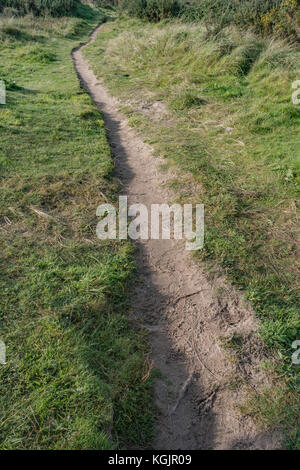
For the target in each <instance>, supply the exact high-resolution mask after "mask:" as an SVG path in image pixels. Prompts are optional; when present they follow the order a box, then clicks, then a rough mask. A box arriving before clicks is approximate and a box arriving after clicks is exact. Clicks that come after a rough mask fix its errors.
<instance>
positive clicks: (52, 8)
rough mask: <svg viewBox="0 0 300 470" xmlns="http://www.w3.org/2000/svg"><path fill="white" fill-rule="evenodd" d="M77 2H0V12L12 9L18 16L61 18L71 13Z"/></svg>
mask: <svg viewBox="0 0 300 470" xmlns="http://www.w3.org/2000/svg"><path fill="white" fill-rule="evenodd" d="M77 1H78V0H0V12H1V11H3V9H4V8H10V9H13V11H15V12H16V13H17V14H19V15H25V14H27V13H33V14H34V15H43V14H49V15H53V16H63V15H66V14H69V13H71V12H72V11H73V10H74V8H75V5H76V3H77Z"/></svg>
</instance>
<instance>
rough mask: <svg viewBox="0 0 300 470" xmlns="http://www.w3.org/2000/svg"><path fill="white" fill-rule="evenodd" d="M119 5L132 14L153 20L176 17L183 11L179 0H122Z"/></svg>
mask: <svg viewBox="0 0 300 470" xmlns="http://www.w3.org/2000/svg"><path fill="white" fill-rule="evenodd" d="M119 7H120V9H121V10H123V11H126V12H127V13H128V14H129V15H131V16H137V17H138V18H144V19H147V20H148V21H153V22H158V21H161V20H163V19H165V18H172V17H176V16H178V15H179V14H180V12H181V11H182V4H181V3H180V2H179V0H121V2H120V4H119Z"/></svg>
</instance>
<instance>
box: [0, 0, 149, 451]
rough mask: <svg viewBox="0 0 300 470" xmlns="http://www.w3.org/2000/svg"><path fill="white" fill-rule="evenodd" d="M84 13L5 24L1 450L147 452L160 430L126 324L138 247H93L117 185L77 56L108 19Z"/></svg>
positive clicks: (141, 357)
mask: <svg viewBox="0 0 300 470" xmlns="http://www.w3.org/2000/svg"><path fill="white" fill-rule="evenodd" d="M80 8H81V11H80V14H81V15H80V17H77V18H76V17H73V18H61V19H55V20H53V19H51V18H40V19H36V18H35V19H33V18H32V17H31V16H27V17H24V18H9V19H8V18H1V16H0V64H1V65H0V79H4V80H5V83H6V86H7V104H6V105H5V106H3V105H1V106H0V177H1V186H2V191H1V196H0V229H1V230H0V240H1V256H0V259H1V269H0V277H1V281H0V283H1V301H0V302H1V303H0V319H1V324H0V339H1V340H2V341H4V342H5V344H6V347H7V364H6V365H0V409H1V412H0V448H1V449H75V448H76V449H112V448H123V447H126V448H128V447H130V446H136V447H145V446H147V445H148V443H149V440H150V439H151V435H152V414H153V413H152V405H151V393H152V392H151V379H150V380H148V381H144V382H143V380H142V377H143V376H144V374H145V372H146V371H147V370H148V364H147V359H146V358H147V353H148V349H147V338H146V337H145V334H144V333H143V332H138V331H136V330H135V329H134V328H133V327H132V325H131V323H130V321H129V320H128V319H127V318H126V312H127V311H128V295H127V293H128V290H129V289H130V282H131V279H132V277H133V275H134V264H133V258H132V247H131V246H130V245H129V244H127V243H124V244H121V245H120V244H116V243H114V242H100V241H99V240H98V239H97V238H96V224H97V218H96V215H95V214H96V208H97V206H98V205H99V204H101V203H102V202H104V201H106V200H110V201H114V200H115V198H116V194H117V193H116V191H117V190H118V185H117V182H116V181H115V180H114V178H113V175H112V171H113V168H114V163H113V160H112V156H111V153H110V148H109V145H108V142H107V138H106V132H105V128H104V123H103V120H102V118H101V115H100V114H99V113H98V112H97V110H96V109H95V106H94V105H93V104H92V102H91V100H90V98H89V97H88V95H87V94H86V93H85V92H83V91H82V90H81V89H80V88H79V83H78V79H77V77H76V74H75V72H74V69H73V64H72V61H71V58H70V51H71V50H72V48H73V47H75V46H76V45H78V43H79V42H80V41H83V40H86V38H87V33H89V32H90V31H91V30H92V28H93V27H94V26H95V25H96V24H97V23H98V22H100V21H101V18H102V17H103V15H102V14H101V13H100V12H97V11H95V10H94V11H93V15H91V9H90V7H89V8H88V10H87V9H86V6H84V5H82V6H81V7H80ZM36 211H40V212H42V214H41V215H39V213H37V212H36Z"/></svg>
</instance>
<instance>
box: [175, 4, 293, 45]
mask: <svg viewBox="0 0 300 470" xmlns="http://www.w3.org/2000/svg"><path fill="white" fill-rule="evenodd" d="M299 4H300V1H299V0H284V1H283V0H264V1H263V2H262V1H261V0H241V1H236V0H227V1H226V2H225V1H224V0H195V1H194V2H193V3H192V4H191V5H190V6H189V7H187V8H185V9H184V12H183V15H182V16H183V19H185V20H187V21H199V20H201V21H203V22H204V23H205V24H206V27H207V29H209V30H213V31H214V32H218V31H220V30H221V29H222V28H223V27H225V26H228V25H229V24H232V23H234V24H236V25H238V26H252V27H254V28H255V30H256V31H257V32H259V33H262V34H264V35H266V34H275V35H276V36H280V37H296V36H297V31H296V30H297V21H298V20H299V18H297V17H298V15H299Z"/></svg>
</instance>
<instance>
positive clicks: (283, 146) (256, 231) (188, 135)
mask: <svg viewBox="0 0 300 470" xmlns="http://www.w3.org/2000/svg"><path fill="white" fill-rule="evenodd" d="M85 54H86V57H87V58H88V59H89V61H90V62H91V63H92V64H93V68H94V70H95V71H96V72H97V73H98V75H99V76H102V77H104V78H105V79H106V83H107V86H108V87H109V89H110V90H111V91H112V93H114V94H116V95H118V96H120V97H122V98H124V99H125V100H126V105H124V107H123V110H124V112H126V113H127V114H128V116H129V122H130V123H131V124H132V125H134V126H135V127H136V128H137V129H139V130H141V131H142V132H143V134H144V135H145V136H147V139H148V141H149V142H150V143H151V144H152V145H153V147H154V148H155V150H156V152H157V153H158V154H160V155H162V156H164V157H165V158H166V162H167V164H168V165H172V166H174V167H175V168H177V174H178V177H177V178H175V179H174V181H173V182H172V183H173V186H174V187H175V188H176V191H177V194H179V195H180V194H181V195H180V196H178V198H179V199H180V200H181V202H183V201H189V202H190V201H191V200H192V201H194V202H202V203H204V204H205V207H206V209H205V210H206V229H205V231H206V240H205V247H204V250H203V251H202V252H201V253H199V257H201V258H202V259H204V260H205V261H206V262H207V263H208V265H209V266H213V263H214V262H216V261H217V262H218V264H220V265H221V266H222V267H223V269H224V270H225V272H226V273H227V275H228V276H229V278H230V279H231V280H232V281H233V283H234V284H235V285H236V286H238V287H240V288H241V289H242V290H243V291H244V292H245V293H246V296H247V297H248V299H249V300H250V301H251V302H252V304H253V306H254V307H255V310H256V312H257V314H258V316H259V318H260V319H261V324H262V327H261V335H262V337H263V339H264V341H265V343H266V344H267V346H268V347H269V348H270V351H271V354H272V356H273V357H274V358H275V364H276V366H275V371H274V368H273V369H272V370H273V372H272V373H273V374H274V381H275V382H276V383H274V389H273V390H272V391H270V390H268V391H267V392H266V394H265V395H263V396H258V397H255V400H254V401H251V405H250V404H249V406H248V407H246V408H245V409H247V412H249V413H252V414H253V415H254V416H256V417H257V419H258V421H259V422H260V423H261V424H265V425H268V426H269V425H272V426H276V427H278V428H279V429H280V430H283V431H284V432H285V433H286V435H287V436H288V442H289V444H288V445H289V446H291V447H299V446H300V441H299V438H300V431H299V423H300V416H299V408H298V405H297V404H298V403H299V366H297V365H293V364H292V363H291V356H292V352H293V351H294V350H293V349H292V343H293V341H294V340H297V339H299V338H300V315H299V305H300V302H299V301H300V293H299V285H300V279H299V211H298V209H299V189H300V151H299V149H300V134H299V128H300V106H296V105H294V104H293V103H292V100H291V97H292V92H293V89H292V83H293V82H294V81H295V80H299V79H300V53H299V50H298V49H297V48H296V46H291V45H289V44H287V43H285V42H284V41H275V40H271V39H262V38H260V37H258V36H255V35H254V34H253V33H251V32H247V31H239V30H237V29H235V28H232V27H230V28H227V29H223V30H222V31H221V32H220V33H219V34H218V36H217V37H216V38H210V39H209V38H207V32H206V30H205V28H203V27H202V26H201V25H199V24H198V25H195V24H194V25H193V24H182V23H180V22H176V21H171V22H167V23H160V24H157V25H153V24H147V23H144V22H142V21H139V20H127V19H126V18H123V19H121V20H120V21H117V22H114V23H107V24H106V25H105V27H104V29H103V30H102V33H101V34H100V35H99V37H98V39H97V41H96V42H95V43H94V44H92V45H90V46H89V47H88V48H87V49H86V50H85ZM154 101H164V102H165V103H166V104H167V105H168V108H169V114H168V115H167V116H163V115H162V116H161V117H160V119H154V118H152V119H151V115H150V114H151V113H150V114H149V113H148V114H147V115H145V113H143V111H142V110H141V109H143V106H141V105H143V104H145V103H146V104H147V105H149V106H151V103H153V102H154ZM150 109H151V108H150ZM182 174H183V175H188V176H187V178H184V177H182V176H181V175H182ZM187 179H189V180H190V182H191V181H196V182H197V183H198V186H199V185H200V186H201V187H202V191H201V192H200V194H195V193H193V192H192V191H191V189H190V188H191V187H192V188H194V186H193V185H189V184H187V185H185V184H184V181H186V180H187Z"/></svg>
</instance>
